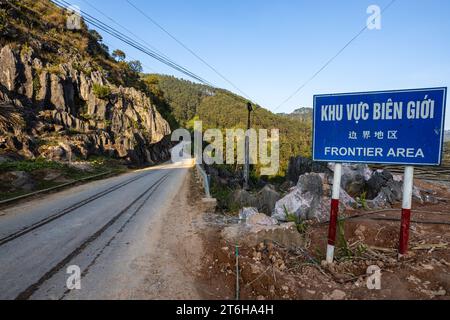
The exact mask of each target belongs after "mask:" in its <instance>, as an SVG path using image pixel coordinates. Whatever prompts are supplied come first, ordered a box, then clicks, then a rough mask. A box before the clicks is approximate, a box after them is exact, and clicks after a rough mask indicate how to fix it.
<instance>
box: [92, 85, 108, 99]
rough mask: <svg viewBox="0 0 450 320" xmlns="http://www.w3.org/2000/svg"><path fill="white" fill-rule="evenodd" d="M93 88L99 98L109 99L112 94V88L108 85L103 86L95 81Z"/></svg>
mask: <svg viewBox="0 0 450 320" xmlns="http://www.w3.org/2000/svg"><path fill="white" fill-rule="evenodd" d="M92 90H93V92H94V94H95V96H96V97H97V98H99V99H103V100H104V99H107V98H109V96H110V95H111V88H110V87H108V86H102V85H101V84H98V83H94V86H93V87H92Z"/></svg>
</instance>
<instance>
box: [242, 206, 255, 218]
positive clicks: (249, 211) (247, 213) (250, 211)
mask: <svg viewBox="0 0 450 320" xmlns="http://www.w3.org/2000/svg"><path fill="white" fill-rule="evenodd" d="M255 214H258V209H256V208H251V207H246V208H242V209H241V210H240V211H239V219H240V220H241V221H247V220H248V218H249V217H251V216H253V215H255Z"/></svg>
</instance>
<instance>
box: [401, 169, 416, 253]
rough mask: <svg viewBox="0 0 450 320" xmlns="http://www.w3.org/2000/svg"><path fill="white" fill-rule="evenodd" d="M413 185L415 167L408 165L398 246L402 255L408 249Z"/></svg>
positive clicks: (404, 181)
mask: <svg viewBox="0 0 450 320" xmlns="http://www.w3.org/2000/svg"><path fill="white" fill-rule="evenodd" d="M413 185H414V167H412V166H407V167H405V174H404V177H403V204H402V219H401V226H400V241H399V248H398V252H399V254H400V255H404V254H406V252H407V251H408V241H409V227H410V223H411V207H412V192H413Z"/></svg>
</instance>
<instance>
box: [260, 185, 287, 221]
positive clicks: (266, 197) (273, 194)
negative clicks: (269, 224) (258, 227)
mask: <svg viewBox="0 0 450 320" xmlns="http://www.w3.org/2000/svg"><path fill="white" fill-rule="evenodd" d="M256 199H257V202H258V206H257V208H258V210H259V212H263V213H265V214H267V215H271V214H272V211H273V209H274V208H275V204H276V203H277V201H278V200H280V199H281V195H280V194H279V193H278V192H277V191H276V190H275V188H274V187H273V186H272V185H269V184H268V185H266V186H265V187H264V188H262V189H261V191H259V192H258V194H257V195H256Z"/></svg>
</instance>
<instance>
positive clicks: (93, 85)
mask: <svg viewBox="0 0 450 320" xmlns="http://www.w3.org/2000/svg"><path fill="white" fill-rule="evenodd" d="M61 54H62V55H65V56H64V58H65V59H64V61H66V62H65V63H62V64H59V65H56V66H55V65H50V64H49V63H48V62H47V63H45V62H43V61H44V60H43V59H41V57H39V55H38V54H37V53H35V52H34V51H33V49H31V48H24V47H22V48H20V46H17V45H14V46H13V45H5V46H3V48H1V49H0V152H2V151H3V152H7V151H8V152H16V153H18V154H20V155H22V156H24V157H26V158H34V157H38V156H43V157H46V158H49V159H53V160H69V159H70V158H71V157H76V158H81V159H85V158H87V157H88V156H90V155H108V156H112V157H116V158H121V159H125V160H127V161H129V162H132V163H135V164H144V163H153V162H156V161H160V160H163V159H167V158H168V156H169V152H168V148H167V146H168V140H167V139H164V137H165V136H167V135H169V134H170V127H169V124H168V123H167V121H166V120H165V119H164V118H163V117H162V116H161V114H160V113H159V112H158V111H157V110H156V108H155V106H154V105H153V104H152V102H151V99H150V98H149V97H148V96H147V95H146V94H145V93H144V92H141V91H138V90H136V89H135V88H124V87H117V86H115V85H113V84H111V83H109V82H108V80H107V79H106V77H105V75H104V74H103V73H101V72H99V71H88V70H90V68H89V67H90V66H89V65H88V64H86V62H85V64H84V65H83V64H82V63H81V62H80V60H81V59H79V57H78V56H77V55H73V54H71V55H69V54H65V53H61ZM80 64H81V65H80Z"/></svg>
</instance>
